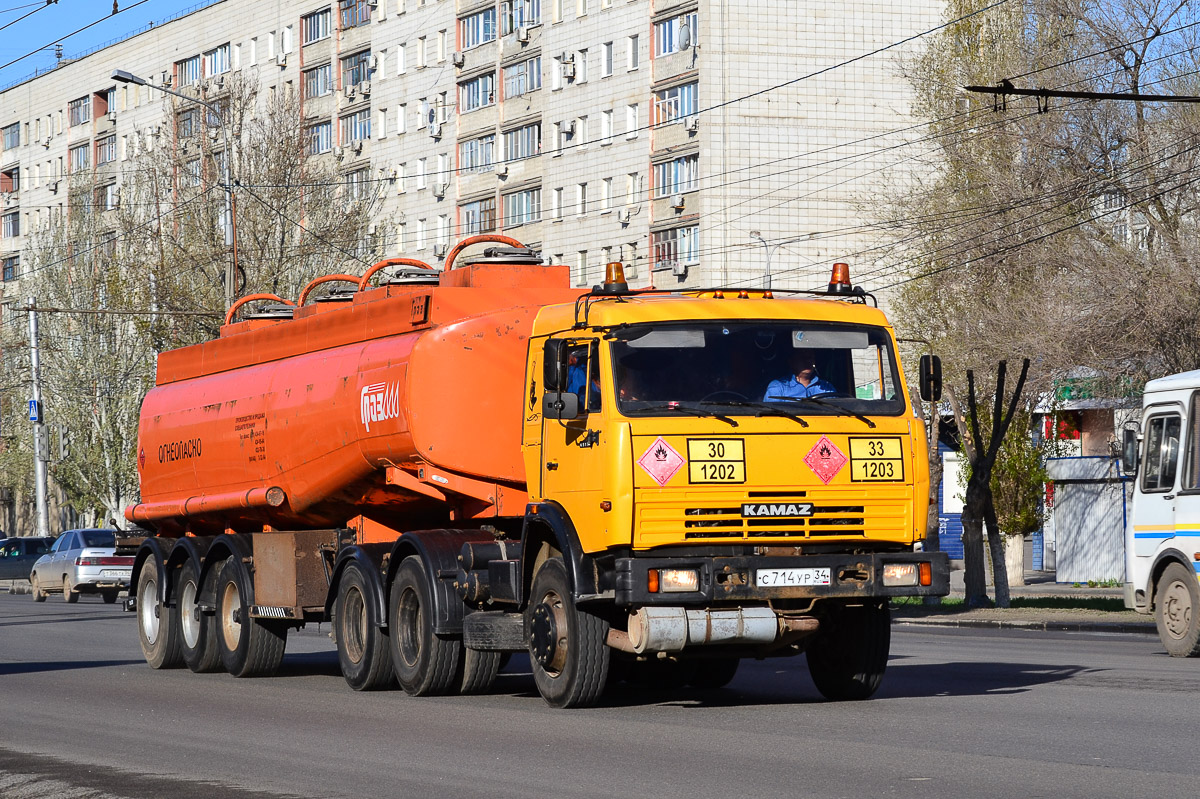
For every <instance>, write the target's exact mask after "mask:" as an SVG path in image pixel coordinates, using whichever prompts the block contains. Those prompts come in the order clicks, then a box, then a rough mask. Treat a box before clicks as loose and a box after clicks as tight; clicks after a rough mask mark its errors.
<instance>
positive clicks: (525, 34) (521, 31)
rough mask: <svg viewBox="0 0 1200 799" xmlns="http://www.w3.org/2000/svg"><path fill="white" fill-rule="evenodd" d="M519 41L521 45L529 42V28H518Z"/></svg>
mask: <svg viewBox="0 0 1200 799" xmlns="http://www.w3.org/2000/svg"><path fill="white" fill-rule="evenodd" d="M517 41H518V42H520V43H521V44H525V43H526V42H528V41H529V28H527V27H525V26H524V25H522V26H521V27H519V28H517Z"/></svg>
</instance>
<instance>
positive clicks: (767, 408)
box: [701, 400, 808, 427]
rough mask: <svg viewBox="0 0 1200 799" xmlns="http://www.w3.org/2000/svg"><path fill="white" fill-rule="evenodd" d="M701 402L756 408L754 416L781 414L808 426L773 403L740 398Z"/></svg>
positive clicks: (730, 406) (729, 406)
mask: <svg viewBox="0 0 1200 799" xmlns="http://www.w3.org/2000/svg"><path fill="white" fill-rule="evenodd" d="M701 402H703V403H704V404H705V405H724V406H725V407H727V408H755V409H757V410H758V413H756V414H754V415H755V416H756V417H757V416H782V417H784V418H786V419H791V420H792V421H794V422H799V423H800V426H801V427H808V422H806V421H804V420H803V419H801V418H800V417H799V416H797V415H796V414H794V413H791V412H790V411H786V410H784V409H783V408H776V407H775V406H774V405H770V404H768V403H766V402H743V401H742V400H716V401H707V402H706V401H704V400H701Z"/></svg>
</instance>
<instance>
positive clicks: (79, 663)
mask: <svg viewBox="0 0 1200 799" xmlns="http://www.w3.org/2000/svg"><path fill="white" fill-rule="evenodd" d="M145 662H146V661H144V660H141V659H140V658H139V659H138V660H56V661H27V662H24V663H0V676H4V675H7V674H36V673H38V672H45V671H74V670H76V669H103V668H107V667H109V666H136V665H138V664H140V663H145Z"/></svg>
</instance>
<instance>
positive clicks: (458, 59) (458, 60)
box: [450, 50, 467, 67]
mask: <svg viewBox="0 0 1200 799" xmlns="http://www.w3.org/2000/svg"><path fill="white" fill-rule="evenodd" d="M450 60H451V61H453V62H454V66H456V67H461V66H462V65H463V64H465V63H467V56H466V54H465V53H463V52H462V51H461V50H455V51H454V53H453V55H451V56H450Z"/></svg>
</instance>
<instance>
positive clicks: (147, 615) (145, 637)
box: [137, 556, 183, 669]
mask: <svg viewBox="0 0 1200 799" xmlns="http://www.w3.org/2000/svg"><path fill="white" fill-rule="evenodd" d="M137 598H138V602H137V617H138V641H139V643H141V645H142V654H143V655H145V657H146V662H147V663H149V664H150V668H152V669H174V668H178V667H179V666H180V665H182V663H183V656H182V653H181V652H180V649H179V624H178V623H177V622H176V621H175V618H174V617H175V609H174V608H169V607H167V606H166V605H164V604H163V602H162V598H161V597H160V596H159V588H158V560H157V559H155V558H154V557H153V556H151V557H148V558H146V560H145V561H143V562H142V570H141V571H140V572H138V579H137Z"/></svg>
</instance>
